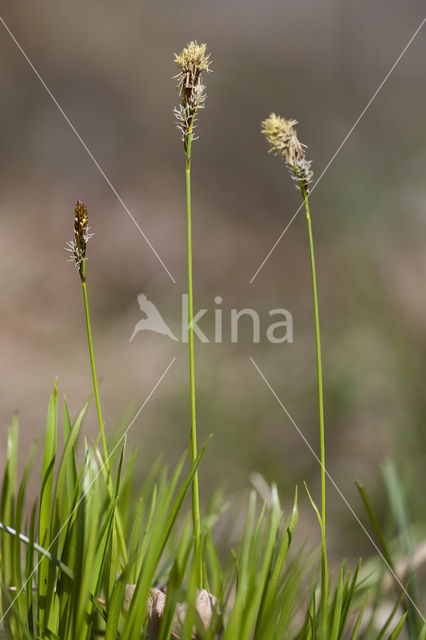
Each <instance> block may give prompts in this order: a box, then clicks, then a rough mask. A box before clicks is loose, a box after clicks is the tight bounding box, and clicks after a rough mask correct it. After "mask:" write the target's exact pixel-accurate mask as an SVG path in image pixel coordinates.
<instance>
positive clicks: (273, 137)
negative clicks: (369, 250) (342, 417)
mask: <svg viewBox="0 0 426 640" xmlns="http://www.w3.org/2000/svg"><path fill="white" fill-rule="evenodd" d="M296 124H297V121H296V120H286V119H285V118H282V117H281V116H277V115H276V114H275V113H271V115H270V116H269V117H268V118H266V119H265V120H264V121H263V122H262V133H263V134H264V135H265V137H266V140H267V141H268V143H269V151H270V152H272V153H274V154H275V155H277V156H279V157H280V158H282V159H283V160H284V162H285V164H286V166H287V168H288V169H289V171H290V175H291V177H292V178H293V179H294V180H295V181H296V183H297V185H298V187H299V189H300V192H301V194H302V198H303V202H304V206H305V213H306V222H307V227H308V238H309V255H310V261H311V273H312V295H313V306H314V320H315V343H316V356H317V383H318V408H319V426H320V459H321V512H319V511H318V510H316V511H317V514H318V515H319V523H320V527H321V620H322V635H323V637H324V638H325V637H326V628H325V625H326V620H327V601H328V562H327V548H326V534H325V519H326V513H325V474H326V471H325V428H324V392H323V378H322V359H321V337H320V323H319V309H318V290H317V275H316V268H315V252H314V240H313V234H312V222H311V214H310V208H309V184H310V182H311V180H312V178H313V173H312V171H311V161H310V160H307V159H306V156H305V145H303V144H302V143H301V142H300V141H299V139H298V137H297V132H296V130H295V128H294V126H295V125H296Z"/></svg>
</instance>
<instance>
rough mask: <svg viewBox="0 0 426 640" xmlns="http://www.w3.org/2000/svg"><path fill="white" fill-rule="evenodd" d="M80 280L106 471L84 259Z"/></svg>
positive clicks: (106, 457)
mask: <svg viewBox="0 0 426 640" xmlns="http://www.w3.org/2000/svg"><path fill="white" fill-rule="evenodd" d="M80 278H81V286H82V288H83V300H84V313H85V316H86V329H87V342H88V343H89V354H90V366H91V368H92V378H93V391H94V393H95V402H96V411H97V414H98V422H99V430H100V434H101V441H102V449H103V453H104V461H105V467H106V469H107V471H108V450H107V445H106V438H105V429H104V421H103V418H102V409H101V401H100V398H99V388H98V379H97V376H96V366H95V356H94V353H93V340H92V329H91V324H90V314H89V302H88V300H87V287H86V258H83V259H82V262H81V265H80Z"/></svg>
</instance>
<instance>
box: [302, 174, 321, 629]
mask: <svg viewBox="0 0 426 640" xmlns="http://www.w3.org/2000/svg"><path fill="white" fill-rule="evenodd" d="M296 175H297V174H296ZM299 184H300V189H301V191H302V195H303V200H304V202H305V211H306V220H307V223H308V235H309V253H310V257H311V272H312V294H313V302H314V317H315V343H316V351H317V379H318V408H319V422H320V457H321V621H322V627H323V628H322V636H323V638H325V635H326V624H327V600H328V561H327V548H326V537H325V429H324V392H323V380H322V358H321V336H320V324H319V309H318V291H317V275H316V268H315V252H314V239H313V234H312V223H311V214H310V209H309V197H308V193H307V191H306V187H305V185H304V183H303V181H302V180H299Z"/></svg>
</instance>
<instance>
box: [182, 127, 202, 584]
mask: <svg viewBox="0 0 426 640" xmlns="http://www.w3.org/2000/svg"><path fill="white" fill-rule="evenodd" d="M191 146H192V126H191V128H190V130H189V132H188V136H187V139H186V147H185V148H186V166H185V177H186V234H187V252H188V342H189V382H190V396H191V437H190V447H189V449H190V455H191V462H192V463H193V462H194V461H195V459H196V457H197V419H196V410H195V362H194V327H193V318H194V303H193V289H192V234H191ZM192 522H193V533H194V543H195V558H196V562H197V563H199V566H198V568H197V570H198V581H199V584H198V587H199V588H201V587H202V562H201V534H200V529H201V528H200V497H199V489H198V471H196V473H195V475H194V479H193V481H192Z"/></svg>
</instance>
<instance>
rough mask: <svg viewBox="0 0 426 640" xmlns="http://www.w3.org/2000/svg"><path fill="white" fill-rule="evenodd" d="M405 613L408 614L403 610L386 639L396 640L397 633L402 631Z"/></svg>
mask: <svg viewBox="0 0 426 640" xmlns="http://www.w3.org/2000/svg"><path fill="white" fill-rule="evenodd" d="M407 615H408V613H407V612H405V613H404V615H403V616H402V617H401V619H400V620H399V622H398V624H397V625H396V627H395V629H394V630H393V631H392V633H391V634H390V636H389V637H388V640H396V638H398V636H399V634H400V633H401V631H402V627H403V626H404V624H405V619H406V617H407Z"/></svg>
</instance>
